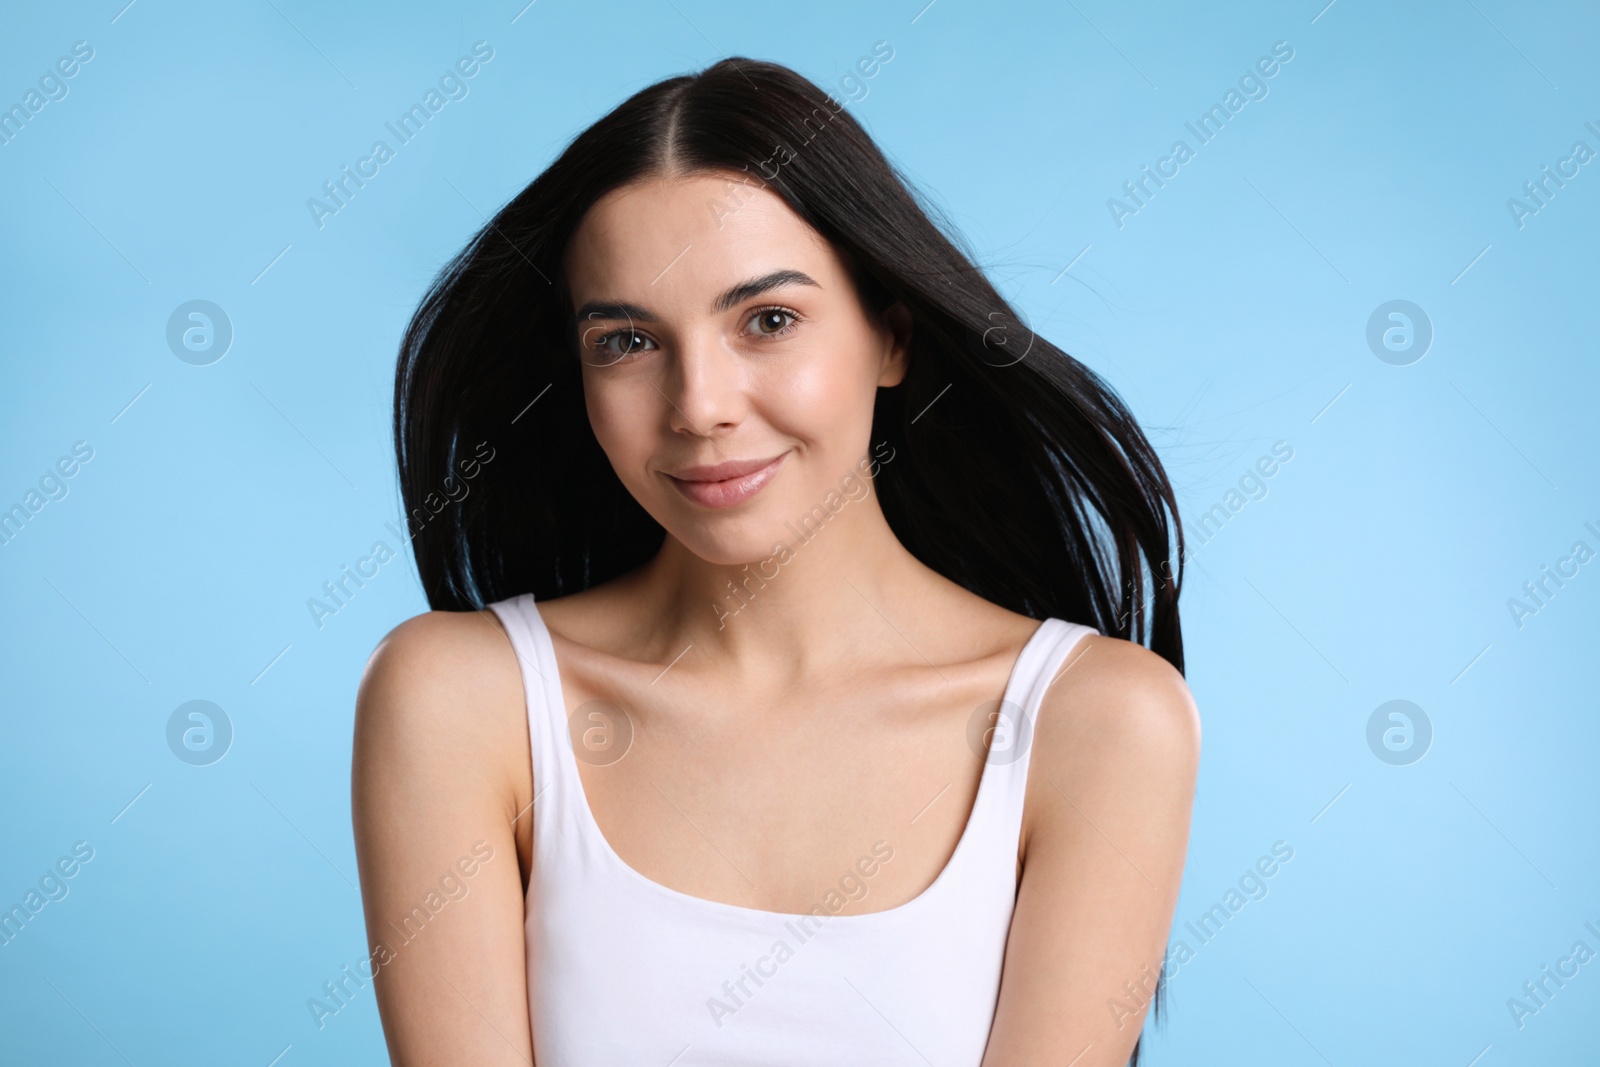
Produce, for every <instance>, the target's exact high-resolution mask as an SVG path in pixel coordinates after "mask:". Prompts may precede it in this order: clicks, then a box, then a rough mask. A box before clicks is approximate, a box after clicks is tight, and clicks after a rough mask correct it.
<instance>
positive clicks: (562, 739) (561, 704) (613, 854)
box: [523, 593, 1057, 922]
mask: <svg viewBox="0 0 1600 1067" xmlns="http://www.w3.org/2000/svg"><path fill="white" fill-rule="evenodd" d="M523 595H524V597H525V598H526V600H527V604H528V608H529V614H530V615H531V616H532V619H533V623H534V625H533V627H532V628H533V630H534V631H535V634H536V636H537V637H538V638H539V640H540V641H541V643H542V644H543V645H544V653H545V656H546V657H547V658H548V659H549V662H550V673H549V674H548V675H546V676H544V678H543V679H542V680H543V683H544V686H545V698H546V701H547V702H548V701H551V700H553V701H554V707H556V708H559V709H561V713H560V716H559V720H558V722H557V723H552V725H553V726H555V725H559V727H560V730H559V734H558V737H557V739H556V747H557V749H559V750H560V753H561V755H558V756H557V758H558V759H564V760H565V762H566V771H567V773H568V774H570V775H571V776H572V782H573V789H572V792H575V793H576V794H577V798H576V799H577V807H578V808H579V811H580V814H579V818H580V819H581V820H582V821H583V823H584V826H585V828H586V830H587V832H589V833H590V834H592V835H593V838H594V840H595V841H596V842H597V843H598V845H599V847H600V851H601V852H602V853H603V854H604V856H605V859H606V862H607V863H610V864H611V865H612V866H614V867H616V868H618V869H620V870H621V871H622V872H623V876H624V877H626V878H628V879H630V880H631V881H633V882H635V883H638V884H640V885H642V886H643V887H644V888H645V889H646V890H647V891H648V892H651V893H654V894H656V895H657V896H664V897H666V898H667V899H670V900H674V901H677V902H678V903H679V904H680V905H681V906H688V907H697V908H700V909H702V910H707V911H719V912H724V913H728V914H733V915H737V916H741V917H744V918H747V919H749V918H753V919H760V920H765V921H771V922H776V921H779V920H791V921H792V920H799V919H816V918H827V919H828V920H830V921H837V920H839V919H844V920H847V921H850V922H857V921H860V920H863V919H883V920H884V921H888V920H889V918H890V917H891V916H897V915H903V914H905V913H906V912H909V911H911V910H913V909H915V908H916V907H918V906H919V905H921V904H922V902H923V901H925V900H927V899H928V898H929V897H931V896H933V895H934V894H935V892H936V891H937V890H938V889H939V887H940V886H941V885H943V884H944V883H945V882H947V881H948V880H949V879H950V877H951V874H950V872H951V871H952V870H953V869H954V868H955V866H956V861H957V860H959V859H961V858H962V856H963V855H965V854H966V852H968V851H970V849H969V847H968V844H967V843H968V841H969V840H970V839H971V838H972V835H973V823H974V822H975V821H976V817H977V814H978V811H979V806H980V805H981V804H982V803H983V800H984V797H985V796H986V795H987V794H988V793H989V792H992V791H993V790H992V789H991V787H990V780H991V779H992V778H993V777H994V775H993V770H994V768H995V767H996V766H997V765H998V761H994V760H990V759H989V758H988V752H987V750H985V754H984V762H983V770H982V771H981V772H979V774H978V790H977V792H976V793H975V794H974V795H973V798H972V808H971V810H969V811H968V812H967V818H966V822H965V823H964V824H963V825H962V827H961V836H960V837H959V838H958V839H957V840H956V847H955V849H954V850H953V851H952V852H951V853H950V858H949V859H948V860H946V861H945V864H944V866H943V867H941V868H940V870H939V873H938V874H937V875H935V876H934V879H933V881H932V882H931V883H929V884H928V885H927V886H926V887H924V888H923V890H922V892H920V893H918V894H917V895H916V896H914V897H912V898H911V899H910V900H908V901H906V902H904V903H903V904H897V905H895V906H894V907H892V908H884V909H881V910H879V911H868V912H859V913H856V914H853V915H828V916H818V915H817V914H816V913H815V912H811V911H807V912H788V911H769V910H768V909H766V908H751V907H746V906H745V905H743V904H730V903H728V902H726V901H722V900H712V899H710V898H709V897H699V896H695V895H694V894H693V893H685V892H684V891H682V890H681V889H674V888H672V887H671V886H669V885H665V884H663V883H661V882H658V881H656V880H655V879H654V878H651V877H649V876H647V875H645V874H644V873H642V872H641V871H639V870H638V869H636V868H635V867H634V866H633V865H632V864H630V863H629V862H628V861H627V860H625V859H623V858H622V856H621V855H620V854H619V853H618V852H617V850H616V849H615V848H613V847H612V845H611V841H610V839H609V838H607V837H606V835H605V831H604V830H602V829H601V828H600V822H599V820H598V819H596V818H595V816H594V809H593V808H592V807H590V805H589V794H588V793H587V792H586V791H585V790H584V788H583V777H582V775H581V774H580V773H579V769H578V757H577V753H576V752H575V751H574V750H573V748H572V734H571V731H570V729H569V728H568V727H567V722H566V718H567V714H566V708H567V704H566V694H565V691H564V688H563V685H562V682H561V665H560V664H559V663H558V662H557V661H556V651H555V642H554V640H553V639H552V638H551V636H550V629H549V627H548V626H546V625H545V621H544V615H543V613H542V612H540V610H539V605H538V603H537V602H536V601H535V600H534V597H533V594H531V593H525V594H523ZM1056 621H1057V620H1056V619H1054V618H1053V617H1051V618H1046V619H1043V620H1041V621H1040V622H1039V625H1038V626H1036V627H1035V628H1034V631H1033V633H1032V634H1030V635H1028V639H1027V640H1026V641H1024V642H1023V644H1022V650H1021V651H1020V652H1018V653H1017V657H1016V659H1015V660H1014V661H1013V662H1012V664H1011V671H1010V673H1009V674H1008V675H1007V676H1006V686H1005V690H1004V693H1003V695H1002V697H1001V700H1002V701H1012V702H1013V703H1015V701H1014V699H1013V697H1014V693H1015V691H1016V688H1017V686H1018V685H1019V684H1020V682H1021V672H1022V665H1023V663H1024V662H1026V661H1028V659H1029V656H1030V653H1032V651H1033V649H1034V646H1036V645H1038V644H1040V643H1041V642H1042V641H1043V639H1044V635H1045V632H1046V631H1047V630H1050V629H1051V628H1052V625H1051V624H1052V623H1054V622H1056ZM548 707H549V705H548V703H547V711H548ZM1029 713H1030V709H1028V708H1027V707H1023V714H1024V715H1027V714H1029ZM992 743H993V735H991V744H992ZM1019 762H1023V763H1024V765H1026V754H1025V756H1024V760H1023V761H1019ZM1010 766H1014V764H1010ZM534 784H535V787H536V788H537V787H538V783H537V782H536V783H534ZM529 891H530V892H531V891H532V883H531V882H530V883H529Z"/></svg>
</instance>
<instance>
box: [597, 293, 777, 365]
mask: <svg viewBox="0 0 1600 1067" xmlns="http://www.w3.org/2000/svg"><path fill="white" fill-rule="evenodd" d="M773 312H777V313H779V314H781V315H787V316H789V318H790V319H791V320H792V321H791V322H790V323H789V324H788V325H787V326H785V327H784V328H783V329H781V330H777V331H775V332H773V333H768V334H760V335H759V336H760V337H761V338H762V339H763V340H766V341H771V340H775V339H777V338H779V337H784V336H786V335H787V334H789V333H791V332H793V330H794V328H795V327H796V326H798V325H800V324H801V323H802V322H805V321H806V320H805V319H804V318H803V317H801V315H800V313H799V312H798V311H795V310H794V309H793V308H787V307H784V306H782V305H781V304H768V305H767V306H765V307H759V308H755V309H754V310H752V311H751V312H750V315H749V316H748V317H747V318H746V319H745V322H746V323H749V322H751V321H753V320H755V319H759V318H760V317H761V316H763V315H770V314H772V313H773ZM630 333H631V334H636V335H638V336H643V334H642V333H641V332H640V331H639V330H635V329H632V328H631V327H624V328H622V329H620V330H612V331H610V332H609V333H604V334H601V335H600V336H599V337H597V338H595V340H594V342H593V343H592V344H591V345H590V348H592V349H594V350H597V351H598V350H602V349H604V348H605V347H606V346H607V345H609V344H610V343H611V339H612V338H613V337H621V336H623V335H625V334H630ZM633 356H634V353H630V354H627V355H621V356H618V357H617V358H616V359H614V360H612V361H611V363H610V364H607V365H608V366H611V365H615V364H617V363H623V362H626V361H628V360H630V359H632V358H633Z"/></svg>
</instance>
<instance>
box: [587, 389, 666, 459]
mask: <svg viewBox="0 0 1600 1067" xmlns="http://www.w3.org/2000/svg"><path fill="white" fill-rule="evenodd" d="M651 397H655V399H656V400H657V401H660V399H661V396H660V394H659V393H657V392H655V391H654V390H653V389H644V390H640V389H637V388H633V387H632V386H630V385H629V384H628V383H626V382H618V381H609V382H607V381H598V380H596V379H595V378H594V377H593V376H590V375H588V374H586V375H585V376H584V380H583V401H584V406H585V408H586V410H587V411H588V414H589V425H590V426H591V427H592V428H593V429H594V436H595V440H597V441H599V442H600V448H601V449H602V450H603V451H604V452H605V453H606V455H608V456H609V457H611V462H612V464H613V466H615V467H617V468H618V470H619V471H620V472H627V471H629V470H631V469H632V468H635V467H638V466H639V465H640V464H641V463H642V462H643V460H644V459H645V458H646V457H648V456H649V454H650V451H651V447H652V445H651V440H652V439H651V437H650V434H651V428H652V427H654V426H655V425H656V423H657V421H658V418H659V415H660V412H659V410H658V409H657V408H656V406H655V405H654V404H652V403H651V401H650V398H651ZM626 477H627V476H626V475H625V474H624V480H626Z"/></svg>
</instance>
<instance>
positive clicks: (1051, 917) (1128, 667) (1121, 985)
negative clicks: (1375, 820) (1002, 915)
mask: <svg viewBox="0 0 1600 1067" xmlns="http://www.w3.org/2000/svg"><path fill="white" fill-rule="evenodd" d="M1199 758H1200V719H1199V715H1198V713H1197V712H1196V710H1195V706H1194V702H1193V700H1192V698H1191V697H1190V694H1189V689H1188V687H1187V686H1186V685H1185V683H1184V681H1183V677H1182V675H1180V674H1179V673H1178V672H1177V671H1176V670H1174V669H1173V668H1172V666H1171V665H1170V664H1168V663H1167V662H1166V661H1165V660H1164V659H1162V658H1161V657H1160V656H1157V655H1156V654H1155V653H1153V652H1150V651H1149V650H1148V649H1145V648H1142V647H1140V646H1139V645H1136V644H1133V643H1131V642H1128V641H1123V640H1120V639H1117V638H1108V637H1099V636H1091V637H1087V638H1085V639H1084V640H1083V642H1082V643H1081V644H1080V645H1079V647H1078V648H1076V649H1074V650H1073V652H1072V653H1071V654H1070V655H1069V656H1068V660H1067V663H1066V664H1064V666H1063V670H1062V671H1061V672H1060V673H1059V675H1058V677H1057V679H1056V681H1055V682H1054V683H1053V685H1052V686H1051V688H1050V689H1049V690H1048V691H1047V692H1046V693H1045V696H1044V699H1043V701H1042V703H1041V706H1040V709H1039V712H1038V716H1037V722H1036V724H1035V729H1034V736H1033V753H1032V755H1031V756H1030V757H1029V759H1030V766H1029V772H1028V785H1027V794H1028V800H1027V807H1028V812H1029V814H1028V817H1027V820H1026V823H1027V824H1026V825H1024V827H1023V833H1024V838H1023V849H1024V860H1023V862H1024V867H1023V872H1022V881H1021V885H1020V886H1019V888H1018V892H1017V906H1016V912H1015V913H1014V915H1013V917H1012V922H1011V934H1010V937H1009V939H1008V941H1007V944H1006V958H1005V968H1004V972H1003V974H1002V977H1001V983H1000V999H999V1004H998V1006H997V1007H996V1011H995V1021H994V1027H993V1029H992V1030H991V1032H990V1035H989V1044H988V1048H987V1051H986V1053H985V1055H984V1060H983V1062H984V1065H985V1067H1032V1065H1041V1067H1042V1065H1045V1064H1049V1065H1051V1067H1062V1065H1064V1064H1068V1063H1071V1064H1072V1065H1073V1067H1122V1065H1123V1064H1126V1063H1127V1061H1128V1057H1129V1055H1130V1053H1131V1052H1132V1051H1133V1044H1134V1041H1135V1040H1137V1039H1138V1037H1139V1032H1140V1028H1141V1027H1142V1026H1143V1024H1144V1020H1145V1016H1146V1014H1147V1009H1148V1008H1149V1006H1150V1002H1151V997H1152V995H1153V993H1154V990H1155V979H1156V975H1158V974H1159V973H1160V970H1161V961H1162V959H1163V957H1164V955H1165V952H1166V944H1167V935H1168V932H1169V929H1170V927H1171V924H1172V913H1173V909H1174V907H1176V905H1177V899H1178V887H1179V884H1180V882H1181V881H1182V877H1183V861H1184V855H1185V853H1186V852H1187V850H1188V843H1189V815H1190V806H1191V802H1192V799H1193V796H1194V785H1195V776H1196V773H1197V769H1198V765H1199Z"/></svg>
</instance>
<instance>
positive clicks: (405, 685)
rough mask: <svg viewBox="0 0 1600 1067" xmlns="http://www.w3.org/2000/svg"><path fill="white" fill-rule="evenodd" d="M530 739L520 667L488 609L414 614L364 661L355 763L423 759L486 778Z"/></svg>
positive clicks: (508, 765)
mask: <svg viewBox="0 0 1600 1067" xmlns="http://www.w3.org/2000/svg"><path fill="white" fill-rule="evenodd" d="M527 744H528V742H527V727H526V719H525V715H524V712H523V689H522V680H521V670H520V667H519V665H518V663H517V657H516V653H515V652H514V651H513V649H512V647H511V643H510V641H509V640H508V638H507V636H506V633H505V631H504V630H503V629H502V628H501V626H500V623H499V621H498V620H497V619H496V618H495V617H494V615H493V613H492V612H488V611H429V612H425V613H423V614H421V615H417V616H414V617H412V618H409V619H407V620H405V621H404V622H402V623H400V624H399V625H398V626H396V627H395V628H394V629H392V630H390V631H389V632H388V633H387V634H386V635H384V637H383V639H382V640H380V641H379V642H378V645H377V647H376V648H375V649H374V650H373V652H372V655H371V657H370V658H369V659H368V660H367V665H366V668H365V670H364V671H363V672H362V676H361V685H360V688H359V690H358V693H357V697H356V749H355V756H356V760H357V764H358V766H357V770H358V771H359V770H360V763H361V762H362V761H363V760H372V759H378V760H397V761H402V762H404V763H406V764H412V765H415V764H416V763H419V762H421V761H424V760H426V761H427V763H428V764H430V765H432V766H435V767H440V768H441V769H442V768H443V766H444V765H448V764H461V765H463V766H464V767H470V768H471V769H472V772H473V774H472V776H473V777H474V778H477V779H482V778H484V777H486V775H485V772H486V771H490V772H493V771H498V770H501V769H504V770H507V771H509V770H510V769H511V768H514V767H516V766H517V764H516V763H515V762H514V759H515V755H514V754H515V753H516V752H517V750H518V749H519V748H520V749H522V750H524V751H525V750H526V749H527ZM505 781H506V780H505V779H502V780H501V782H502V784H504V783H505ZM509 781H511V782H515V781H516V778H515V777H514V776H513V777H511V778H510V779H509Z"/></svg>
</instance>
